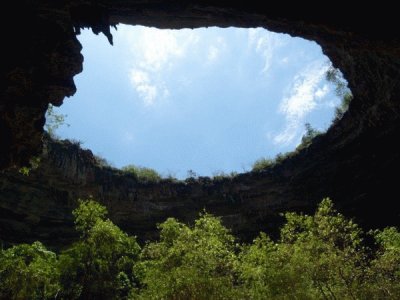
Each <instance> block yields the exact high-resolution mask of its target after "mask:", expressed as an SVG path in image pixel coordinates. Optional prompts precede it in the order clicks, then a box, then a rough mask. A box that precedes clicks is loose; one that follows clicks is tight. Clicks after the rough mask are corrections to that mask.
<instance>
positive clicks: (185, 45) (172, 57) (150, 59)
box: [117, 25, 199, 106]
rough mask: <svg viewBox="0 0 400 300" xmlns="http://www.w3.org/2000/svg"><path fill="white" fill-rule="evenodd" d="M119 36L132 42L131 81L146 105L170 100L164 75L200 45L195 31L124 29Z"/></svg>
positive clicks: (139, 27) (121, 28)
mask: <svg viewBox="0 0 400 300" xmlns="http://www.w3.org/2000/svg"><path fill="white" fill-rule="evenodd" d="M117 34H118V35H120V36H121V37H122V38H121V40H124V41H125V42H127V43H128V45H129V47H130V49H131V53H132V62H131V64H132V68H131V69H130V72H129V78H130V81H131V83H132V85H133V87H134V88H135V90H136V92H137V94H138V95H139V97H140V98H141V99H142V100H143V103H144V104H145V105H146V106H152V105H154V104H156V103H157V101H158V100H160V99H162V98H166V97H168V95H169V94H170V93H169V90H168V88H167V87H166V81H165V76H166V75H165V74H164V72H165V71H167V70H168V69H170V68H171V67H172V66H173V65H174V64H175V63H176V60H177V59H182V58H183V57H184V56H185V55H186V54H187V52H188V49H189V47H193V46H194V45H196V43H197V42H198V39H199V38H198V36H197V34H195V33H194V32H193V31H191V30H189V29H186V30H180V31H177V30H161V29H157V28H148V27H142V26H137V27H133V28H132V27H130V26H124V25H122V26H120V27H119V28H118V31H117Z"/></svg>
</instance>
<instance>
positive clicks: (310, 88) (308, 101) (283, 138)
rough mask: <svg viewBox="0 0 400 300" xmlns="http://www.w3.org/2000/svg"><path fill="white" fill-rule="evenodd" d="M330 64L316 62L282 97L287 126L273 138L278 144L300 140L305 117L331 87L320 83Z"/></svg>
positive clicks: (296, 79)
mask: <svg viewBox="0 0 400 300" xmlns="http://www.w3.org/2000/svg"><path fill="white" fill-rule="evenodd" d="M327 68H328V66H327V65H326V64H324V63H322V62H315V63H314V64H312V65H311V66H308V67H307V68H306V69H305V70H303V71H302V72H300V73H299V74H297V75H296V76H295V77H294V80H293V84H292V87H291V88H290V90H289V92H288V93H287V96H285V97H284V98H283V99H282V102H281V104H280V106H279V112H280V113H281V114H283V115H284V117H285V122H286V125H285V128H284V129H283V130H282V132H280V133H279V134H277V135H276V136H275V137H274V138H273V142H274V143H275V144H277V145H282V146H287V145H289V144H291V143H294V142H298V140H299V139H300V136H301V133H302V132H303V129H304V128H303V127H304V119H305V117H306V115H307V114H309V113H310V112H311V111H312V110H314V109H315V108H316V107H317V104H318V103H317V101H318V100H319V99H321V98H323V97H324V96H325V95H326V94H327V93H328V92H329V87H328V86H327V85H324V86H323V87H322V88H321V87H320V84H321V82H322V80H323V79H324V76H325V73H326V71H327Z"/></svg>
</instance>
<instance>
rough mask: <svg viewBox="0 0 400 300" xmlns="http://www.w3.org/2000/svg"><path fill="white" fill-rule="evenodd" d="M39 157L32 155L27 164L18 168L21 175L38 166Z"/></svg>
mask: <svg viewBox="0 0 400 300" xmlns="http://www.w3.org/2000/svg"><path fill="white" fill-rule="evenodd" d="M40 160H41V158H40V157H39V156H34V157H32V158H31V159H30V160H29V165H28V166H24V167H22V168H20V169H18V172H19V173H20V174H22V175H25V176H29V173H30V172H31V171H32V170H35V169H37V168H39V165H40Z"/></svg>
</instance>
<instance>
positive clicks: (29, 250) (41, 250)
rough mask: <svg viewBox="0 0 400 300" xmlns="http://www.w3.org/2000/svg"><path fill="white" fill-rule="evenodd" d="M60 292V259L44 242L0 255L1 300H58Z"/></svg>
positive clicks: (22, 246)
mask: <svg viewBox="0 0 400 300" xmlns="http://www.w3.org/2000/svg"><path fill="white" fill-rule="evenodd" d="M60 289H61V286H60V283H59V271H58V268H57V259H56V255H55V254H54V253H53V252H51V251H48V250H46V248H45V247H44V246H43V245H42V244H41V243H40V242H35V243H33V244H32V245H27V244H21V245H18V246H14V247H12V248H9V249H7V250H1V251H0V299H54V298H55V297H56V295H57V294H58V293H59V291H60Z"/></svg>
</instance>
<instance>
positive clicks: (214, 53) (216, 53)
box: [207, 37, 227, 63]
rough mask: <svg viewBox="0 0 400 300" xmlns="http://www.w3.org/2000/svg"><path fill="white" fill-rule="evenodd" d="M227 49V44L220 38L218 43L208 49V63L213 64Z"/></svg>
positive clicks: (217, 40)
mask: <svg viewBox="0 0 400 300" xmlns="http://www.w3.org/2000/svg"><path fill="white" fill-rule="evenodd" d="M226 48H227V44H226V42H225V40H224V39H223V38H222V37H218V38H217V39H216V42H215V43H214V44H212V45H210V46H209V47H208V53H207V62H208V63H213V62H215V61H216V60H217V59H218V58H219V57H220V56H221V53H222V52H223V51H225V50H226Z"/></svg>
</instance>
